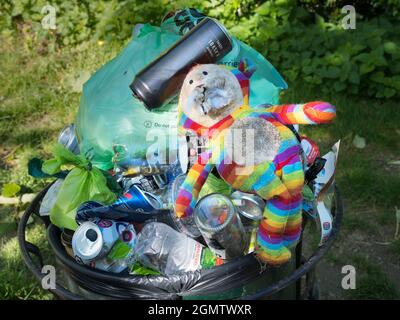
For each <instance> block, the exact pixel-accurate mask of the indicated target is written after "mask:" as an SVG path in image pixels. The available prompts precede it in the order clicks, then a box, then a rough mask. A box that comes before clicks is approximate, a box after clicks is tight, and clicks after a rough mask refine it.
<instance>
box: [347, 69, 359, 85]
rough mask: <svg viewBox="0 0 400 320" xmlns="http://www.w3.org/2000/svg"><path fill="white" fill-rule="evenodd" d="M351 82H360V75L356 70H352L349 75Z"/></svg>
mask: <svg viewBox="0 0 400 320" xmlns="http://www.w3.org/2000/svg"><path fill="white" fill-rule="evenodd" d="M349 82H350V83H353V84H359V83H360V75H359V74H358V72H356V71H352V72H351V73H350V75H349Z"/></svg>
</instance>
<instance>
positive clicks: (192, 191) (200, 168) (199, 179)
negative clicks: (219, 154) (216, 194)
mask: <svg viewBox="0 0 400 320" xmlns="http://www.w3.org/2000/svg"><path fill="white" fill-rule="evenodd" d="M200 157H201V159H200ZM210 158H211V152H209V153H203V154H201V155H200V156H199V160H198V161H197V163H196V164H195V165H193V167H191V168H190V170H189V172H188V174H187V176H186V178H185V180H184V182H183V184H182V186H181V187H180V189H179V192H178V197H177V199H176V202H175V211H176V215H177V216H178V217H179V218H180V217H188V216H191V215H192V214H193V209H194V207H195V205H196V203H197V200H198V196H199V193H200V190H201V188H202V187H203V185H204V183H205V182H206V180H207V177H208V175H209V174H210V172H211V171H212V169H213V167H214V164H213V161H210Z"/></svg>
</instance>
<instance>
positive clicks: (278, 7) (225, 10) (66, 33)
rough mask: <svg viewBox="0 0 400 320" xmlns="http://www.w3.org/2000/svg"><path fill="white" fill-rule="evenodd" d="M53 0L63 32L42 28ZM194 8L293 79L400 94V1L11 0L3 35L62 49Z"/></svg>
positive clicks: (328, 87) (2, 10)
mask: <svg viewBox="0 0 400 320" xmlns="http://www.w3.org/2000/svg"><path fill="white" fill-rule="evenodd" d="M46 4H51V5H53V6H54V7H55V8H56V12H57V21H56V23H57V29H56V30H55V31H54V32H53V33H50V34H49V32H48V30H44V29H43V28H42V27H41V20H42V19H43V17H44V15H45V14H46V13H41V10H42V8H43V6H45V5H46ZM346 4H353V5H354V6H355V8H356V12H357V23H356V29H355V30H345V29H344V28H343V27H342V19H343V17H344V16H345V13H342V12H341V8H342V7H343V6H344V5H346ZM182 7H195V8H198V9H200V10H202V11H203V12H205V13H206V14H208V15H210V16H212V17H215V18H217V19H219V20H220V21H221V22H222V23H224V24H225V25H226V26H227V27H228V29H229V30H230V31H231V32H232V33H233V34H234V35H236V36H237V37H238V38H240V39H241V40H243V41H245V42H247V43H248V44H250V45H251V46H253V47H254V48H256V49H257V50H259V51H260V52H261V53H262V54H264V56H266V57H267V58H268V59H269V60H270V61H271V62H272V63H273V64H274V65H275V66H276V67H277V69H278V70H279V71H280V72H281V73H282V75H283V76H284V78H285V79H287V80H288V82H289V84H290V83H291V82H294V81H299V80H300V81H303V82H304V83H305V84H306V85H309V86H311V87H312V88H315V89H319V90H322V91H333V92H341V91H343V92H346V93H352V94H362V95H367V96H370V97H376V98H392V97H400V34H399V32H398V30H400V1H398V0H358V1H353V2H352V3H348V2H347V1H341V0H328V1H316V0H297V1H296V0H273V1H257V0H243V1H239V0H226V1H221V0H213V1H201V0H189V1H170V0H153V1H142V0H135V1H118V0H97V1H89V0H82V1H78V0H73V1H62V0H53V1H50V2H48V1H46V0H5V1H2V2H1V4H0V14H1V18H0V27H1V29H2V30H3V31H2V32H6V33H7V32H15V30H18V28H21V26H24V27H25V28H27V26H28V28H30V30H31V31H32V32H34V33H36V34H37V36H38V37H39V38H40V39H47V40H48V39H49V38H53V40H54V39H55V41H56V42H57V44H58V45H59V46H66V45H79V44H80V43H83V42H86V41H88V40H93V41H98V40H102V41H103V40H104V41H106V42H110V41H114V40H117V41H120V40H126V39H128V38H130V36H131V34H132V27H133V25H134V24H136V23H143V22H149V23H152V24H156V25H157V24H159V23H160V20H161V18H162V17H163V15H164V14H166V13H167V12H168V11H170V10H173V9H177V8H182Z"/></svg>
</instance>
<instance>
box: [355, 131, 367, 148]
mask: <svg viewBox="0 0 400 320" xmlns="http://www.w3.org/2000/svg"><path fill="white" fill-rule="evenodd" d="M353 145H354V146H355V147H356V148H357V149H364V148H365V146H366V142H365V138H363V137H360V136H359V135H358V134H356V135H355V136H354V139H353Z"/></svg>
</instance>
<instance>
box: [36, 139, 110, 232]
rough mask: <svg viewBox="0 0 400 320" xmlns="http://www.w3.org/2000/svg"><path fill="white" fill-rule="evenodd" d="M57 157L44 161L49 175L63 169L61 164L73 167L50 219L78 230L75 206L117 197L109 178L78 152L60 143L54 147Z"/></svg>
mask: <svg viewBox="0 0 400 320" xmlns="http://www.w3.org/2000/svg"><path fill="white" fill-rule="evenodd" d="M54 156H55V158H54V159H50V160H47V161H45V162H44V163H43V166H42V169H43V171H44V172H46V173H47V174H55V173H57V172H60V171H61V167H62V166H65V165H70V166H72V167H73V169H72V170H71V171H70V172H69V173H68V175H67V176H66V178H65V180H64V182H63V183H62V185H61V187H60V190H59V192H58V195H57V199H56V201H55V203H54V205H53V207H52V209H51V211H50V220H51V222H52V223H53V224H55V225H56V226H58V227H59V228H66V229H69V230H75V229H76V228H77V227H78V225H77V223H76V222H75V215H76V209H77V208H78V207H79V206H80V205H81V203H83V202H85V201H89V200H94V201H99V202H102V203H105V204H109V203H112V202H114V201H115V200H116V196H115V194H114V193H113V192H112V191H111V190H110V189H109V188H108V187H107V179H106V178H105V177H104V175H103V173H102V172H101V171H100V170H99V169H98V168H96V167H92V165H91V164H90V162H89V161H88V160H87V159H86V158H85V157H84V156H82V155H75V154H73V153H72V152H71V151H69V150H67V149H65V147H63V146H62V145H60V144H57V145H56V146H55V148H54Z"/></svg>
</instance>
